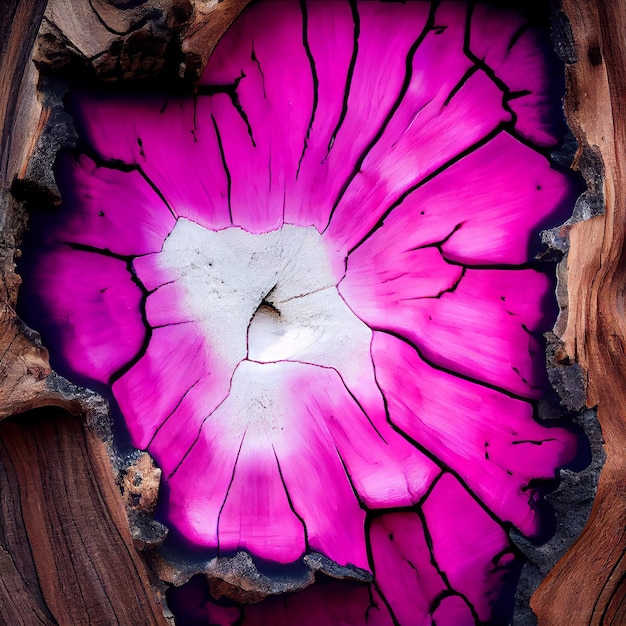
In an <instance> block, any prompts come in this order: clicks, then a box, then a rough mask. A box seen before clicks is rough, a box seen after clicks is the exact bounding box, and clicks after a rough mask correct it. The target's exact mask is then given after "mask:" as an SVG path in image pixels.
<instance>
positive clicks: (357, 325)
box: [20, 0, 582, 626]
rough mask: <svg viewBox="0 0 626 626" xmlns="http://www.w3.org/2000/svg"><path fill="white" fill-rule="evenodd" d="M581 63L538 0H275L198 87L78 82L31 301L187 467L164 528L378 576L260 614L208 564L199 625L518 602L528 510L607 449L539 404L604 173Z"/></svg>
mask: <svg viewBox="0 0 626 626" xmlns="http://www.w3.org/2000/svg"><path fill="white" fill-rule="evenodd" d="M555 67H556V65H555V60H554V58H553V57H552V56H550V54H548V53H547V52H546V39H545V34H544V33H543V31H541V29H540V28H539V27H538V25H537V23H535V22H534V21H532V20H530V21H529V19H528V17H527V15H526V13H524V12H523V11H512V10H502V9H498V8H497V7H496V6H495V5H492V4H482V3H478V4H477V3H468V4H467V5H466V4H465V3H462V2H456V1H447V2H446V1H444V2H432V3H431V2H425V1H413V2H405V3H404V2H383V1H378V0H369V1H365V0H352V1H349V0H332V1H331V0H302V1H300V2H298V1H296V0H293V1H286V0H280V1H279V0H264V1H259V2H255V3H252V4H251V5H250V6H249V7H248V8H247V9H246V10H245V11H244V12H243V13H242V14H241V17H240V18H238V19H237V21H236V22H235V23H234V24H233V26H232V27H231V28H230V29H229V30H228V31H227V33H226V34H225V35H224V37H223V38H222V40H221V41H220V43H219V45H218V46H217V48H216V50H215V53H214V54H213V56H212V57H211V60H210V62H209V64H208V66H207V68H206V70H205V72H204V74H203V76H202V79H201V81H200V84H199V85H198V87H197V89H196V91H195V92H194V93H193V94H188V95H184V94H183V95H181V94H176V95H174V94H169V95H166V94H155V93H152V94H129V93H123V92H104V91H97V90H90V89H87V88H84V87H82V88H80V89H78V88H77V89H75V90H73V92H72V94H71V96H70V98H69V100H68V107H69V109H70V111H71V112H72V114H73V116H74V117H75V120H76V125H77V129H78V131H79V136H80V139H79V143H78V145H77V146H76V148H75V149H74V150H73V151H72V152H71V153H66V154H63V155H62V156H61V157H60V158H59V161H58V172H59V179H60V188H61V191H62V194H63V204H62V206H61V207H59V208H58V209H57V210H55V211H46V210H43V209H42V210H34V211H33V214H32V218H31V223H30V233H29V235H28V237H27V238H26V240H25V246H24V260H23V262H22V264H21V266H20V267H21V271H22V273H23V275H24V280H25V286H24V289H23V290H22V296H21V298H22V300H21V302H20V314H21V315H23V317H24V319H25V320H26V321H27V322H28V323H29V324H30V325H32V326H33V328H36V329H37V330H39V331H40V332H41V333H42V336H43V339H44V342H45V343H46V345H48V346H49V347H50V348H51V350H52V359H53V364H54V367H55V368H56V369H57V370H58V371H59V372H60V373H61V374H63V375H64V376H66V377H67V378H69V379H70V380H72V381H74V382H77V383H81V384H86V385H88V386H90V387H94V388H96V389H98V390H100V391H103V393H108V394H112V397H113V398H114V406H119V410H120V412H121V415H122V416H123V420H124V422H125V428H126V430H127V433H128V437H129V440H130V442H131V443H132V445H133V446H136V447H137V448H139V449H144V450H148V451H149V452H150V454H151V455H152V456H153V457H154V458H155V460H156V462H157V464H158V465H159V467H160V468H161V469H162V471H163V483H162V489H161V494H160V502H159V504H158V509H157V511H158V518H159V519H160V520H161V521H163V522H164V523H166V524H167V525H168V526H169V527H170V529H171V539H170V540H169V543H168V544H167V545H166V549H168V550H170V551H171V550H174V549H175V548H178V547H181V549H182V551H183V552H186V555H192V556H191V557H190V558H191V559H192V560H193V559H196V560H201V559H202V558H205V557H206V558H212V557H214V556H225V557H230V556H233V555H235V554H236V553H237V552H239V551H246V552H247V553H249V555H250V556H251V557H252V559H253V560H254V561H255V562H256V564H257V566H258V567H259V568H260V569H263V568H266V569H268V570H269V569H275V570H276V571H282V572H290V571H291V572H293V571H296V570H298V571H301V570H303V568H305V562H306V561H305V559H306V557H307V556H308V555H311V554H312V553H319V554H321V555H323V557H325V558H326V559H328V560H329V561H331V562H332V563H334V566H335V567H339V568H340V569H341V568H343V570H345V571H350V572H352V573H353V574H354V575H353V576H352V578H355V579H357V580H367V581H369V580H373V582H371V583H361V584H359V583H356V582H345V581H336V580H335V581H331V580H329V579H326V578H325V577H324V576H322V575H319V577H318V581H317V583H316V584H315V585H313V586H312V587H309V588H307V589H305V590H304V591H301V592H299V593H297V594H292V595H288V596H285V597H274V598H268V599H266V600H265V601H263V602H262V603H260V604H256V605H253V606H244V607H238V606H236V605H234V604H232V603H231V602H229V601H226V600H224V599H223V598H221V599H220V598H212V599H211V598H210V597H209V596H210V594H209V590H208V588H207V586H206V584H205V583H204V582H203V580H202V579H201V578H194V579H192V580H191V582H190V583H189V584H188V585H185V586H183V587H181V588H179V589H172V590H171V591H170V593H169V600H170V603H171V606H172V608H173V610H174V612H175V614H176V615H177V618H178V619H179V621H180V622H181V623H183V624H185V623H187V624H200V623H202V624H224V625H226V624H233V625H234V624H250V625H252V626H256V625H261V624H268V625H270V624H272V625H275V624H276V625H279V626H280V625H281V624H285V625H287V624H290V625H291V624H299V625H303V626H305V625H307V624H311V626H313V625H315V626H318V625H325V624H329V625H330V624H332V625H336V624H338V625H341V624H345V625H346V626H365V625H376V626H388V625H391V624H396V625H397V624H402V625H403V626H405V625H409V626H410V625H412V624H432V623H436V624H440V625H442V624H443V625H446V624H449V625H451V626H463V625H464V624H479V623H506V621H507V619H508V615H509V613H510V611H511V607H512V598H513V591H514V586H515V581H516V578H517V575H518V572H519V568H520V565H521V559H520V558H519V557H518V555H517V553H516V551H515V549H514V547H513V546H512V544H511V542H510V540H509V538H508V535H507V532H508V530H509V529H510V528H511V527H516V528H517V529H519V530H520V531H521V532H522V533H523V534H525V535H526V536H528V537H531V538H535V539H537V538H541V537H543V536H544V535H545V530H546V527H547V522H548V521H549V518H548V517H547V516H546V514H545V511H544V508H545V505H544V503H543V499H542V498H543V495H544V493H545V491H546V486H547V485H550V486H552V485H554V484H555V483H556V481H557V480H558V475H559V469H560V468H562V467H565V466H567V465H568V464H571V463H572V461H573V459H575V457H576V454H577V451H578V450H580V449H582V447H580V446H579V441H578V435H576V434H575V433H573V431H572V430H571V429H568V428H566V427H563V426H562V425H560V424H559V425H554V424H551V425H549V426H548V425H545V424H541V423H540V422H539V421H538V420H537V419H536V413H537V411H536V407H537V402H538V401H539V400H540V399H541V398H542V396H543V394H544V393H545V389H546V384H547V380H546V371H545V356H544V341H543V336H542V333H544V332H545V331H547V330H549V329H550V328H551V327H552V325H553V323H554V320H555V314H556V304H555V298H554V295H553V293H554V281H553V279H552V278H551V274H552V273H553V267H552V266H549V265H547V264H542V263H539V262H538V261H536V260H535V259H533V257H532V256H531V254H530V253H531V251H532V250H533V249H534V248H535V247H536V245H537V243H536V242H537V241H538V231H539V229H541V228H542V227H545V226H546V225H548V224H555V223H557V222H558V221H559V220H561V219H563V217H564V215H565V214H566V213H567V212H569V211H571V209H572V206H573V201H574V198H575V195H576V193H577V191H578V189H579V184H578V181H577V180H576V179H575V178H574V177H573V176H572V175H571V174H569V173H568V172H567V171H565V170H563V169H561V168H559V167H557V166H555V165H554V164H552V163H551V161H550V159H549V158H548V152H549V150H550V149H552V148H554V147H555V146H557V145H558V143H559V141H560V139H561V126H560V124H561V120H562V112H561V109H560V98H561V95H562V93H561V91H560V85H561V84H562V82H559V81H556V82H555V81H554V80H553V76H554V71H555ZM555 85H557V87H558V89H557V88H556V87H555ZM194 555H195V556H194ZM281 568H282V569H281ZM290 568H291V569H290ZM285 575H287V574H285Z"/></svg>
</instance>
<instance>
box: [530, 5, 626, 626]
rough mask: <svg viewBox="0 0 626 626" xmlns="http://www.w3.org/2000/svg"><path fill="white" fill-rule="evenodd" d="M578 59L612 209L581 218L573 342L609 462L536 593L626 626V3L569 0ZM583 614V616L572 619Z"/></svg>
mask: <svg viewBox="0 0 626 626" xmlns="http://www.w3.org/2000/svg"><path fill="white" fill-rule="evenodd" d="M563 9H564V10H565V11H566V12H567V15H568V17H569V19H570V22H571V26H572V32H573V35H574V41H575V45H576V53H577V57H578V62H577V63H576V64H574V65H573V66H571V67H570V68H569V71H568V97H567V100H566V113H567V116H568V121H569V124H570V127H571V128H572V129H573V131H574V133H575V134H576V136H577V138H578V140H579V142H580V143H581V144H583V145H588V146H590V147H591V148H592V149H594V150H596V151H599V153H600V155H601V158H602V161H603V164H604V170H605V181H604V197H605V202H606V213H605V215H603V216H599V217H596V218H594V219H593V220H590V221H588V222H582V223H579V224H576V225H575V226H574V227H573V228H572V231H571V249H570V253H569V260H568V273H569V278H568V288H569V296H570V305H569V311H570V313H569V319H568V325H567V329H566V331H565V334H564V340H565V345H566V349H567V352H568V355H569V357H570V358H572V359H573V358H576V359H577V360H578V362H579V363H580V364H581V365H582V367H583V369H584V370H585V372H586V374H587V382H588V385H587V405H588V406H596V405H597V407H598V418H599V420H600V424H601V426H602V430H603V435H604V439H605V442H606V446H605V448H606V453H607V462H606V464H605V466H604V469H603V471H602V473H601V475H600V481H599V485H598V494H597V497H596V501H595V503H594V507H593V510H592V513H591V518H590V520H589V523H588V525H587V526H586V528H585V531H584V532H583V534H582V536H581V537H580V539H579V540H578V541H577V542H576V543H575V544H574V546H573V547H572V548H571V549H570V551H569V552H568V553H567V554H566V556H565V557H564V558H563V559H562V560H561V561H560V562H559V563H558V564H557V566H556V567H555V568H554V569H553V570H552V572H551V573H550V575H549V576H548V578H546V580H545V581H544V583H543V584H542V585H541V587H540V588H539V589H538V591H537V592H536V593H535V595H534V597H533V600H532V607H533V610H534V611H535V612H536V614H537V615H538V616H539V620H540V623H541V624H569V623H572V621H571V620H572V619H575V622H576V623H577V624H623V623H624V620H625V619H626V600H625V597H626V596H625V594H626V558H625V553H626V457H625V456H624V448H625V446H626V420H625V415H624V413H625V411H626V370H625V368H624V356H625V355H624V345H625V344H624V340H625V332H626V320H625V319H624V284H625V283H626V257H625V250H624V235H625V228H626V116H625V115H624V113H625V110H624V109H625V107H626V42H625V41H624V33H625V32H626V4H624V3H623V2H614V1H613V0H598V1H597V2H581V1H580V0H563ZM573 616H575V618H574V617H573Z"/></svg>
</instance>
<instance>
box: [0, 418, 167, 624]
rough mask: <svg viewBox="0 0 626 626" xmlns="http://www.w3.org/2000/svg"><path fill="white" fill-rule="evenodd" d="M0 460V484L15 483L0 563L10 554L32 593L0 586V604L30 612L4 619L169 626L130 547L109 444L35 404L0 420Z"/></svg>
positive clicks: (77, 423) (74, 420) (73, 420)
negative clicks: (15, 604)
mask: <svg viewBox="0 0 626 626" xmlns="http://www.w3.org/2000/svg"><path fill="white" fill-rule="evenodd" d="M0 461H1V462H2V467H0V481H3V482H5V483H7V484H8V485H9V487H10V488H11V493H12V498H11V500H12V502H13V503H14V505H15V512H12V514H10V512H9V511H7V508H8V506H7V504H8V501H7V504H5V500H4V498H3V500H2V504H3V505H4V506H3V508H4V510H3V513H4V516H3V524H2V530H4V536H5V537H7V538H8V540H7V539H5V542H6V543H8V544H9V545H7V547H6V548H4V551H3V550H2V549H1V548H2V547H4V546H0V563H2V561H3V560H4V561H7V562H10V556H8V555H9V554H14V555H15V561H16V563H15V567H18V566H19V567H21V568H22V569H23V570H24V573H23V574H22V578H23V579H25V580H26V581H27V582H28V589H29V590H32V593H31V595H30V596H29V595H27V594H26V593H21V594H19V595H17V596H16V595H15V594H14V593H11V594H2V593H1V592H0V602H4V603H7V602H8V600H9V599H15V600H16V601H19V602H21V603H22V604H25V605H27V606H26V608H25V609H24V610H26V609H31V613H32V615H33V617H32V618H30V620H31V621H28V620H26V619H25V618H22V619H24V621H23V622H20V621H12V620H7V622H6V623H8V624H15V623H24V624H34V623H42V624H47V623H51V620H55V621H56V623H58V624H67V625H76V624H102V625H103V626H104V625H106V626H109V625H111V624H125V625H126V624H133V625H140V624H146V625H148V624H155V625H156V624H161V625H165V624H166V623H167V622H166V620H165V618H164V617H163V614H162V607H161V606H160V604H159V602H158V601H157V599H156V596H155V592H154V591H153V588H152V586H151V584H150V581H149V578H148V574H147V570H146V567H145V565H144V563H143V562H142V561H141V559H140V558H139V556H138V554H137V553H136V552H135V550H134V548H133V546H132V539H131V536H130V532H129V530H128V522H127V521H126V514H125V511H124V508H123V506H122V503H121V499H120V497H119V491H118V489H117V486H116V484H115V481H114V479H113V474H112V471H111V466H110V463H109V460H108V457H107V453H106V450H105V446H104V444H103V443H102V442H101V441H100V440H98V439H97V438H96V437H94V436H93V435H92V434H91V433H89V431H85V430H84V429H83V426H82V425H81V422H80V420H79V419H78V418H75V417H72V416H69V415H68V414H66V413H64V412H62V411H59V410H57V409H41V410H39V411H37V412H36V413H34V414H32V415H29V416H22V417H21V418H20V420H19V423H18V422H17V421H15V420H7V421H5V422H4V423H3V424H2V425H0ZM2 470H4V471H2ZM3 495H4V491H3ZM18 511H19V512H20V513H17V512H18ZM7 528H8V529H9V530H10V531H11V532H8V530H6V529H7ZM15 529H17V531H16V530H15ZM24 529H25V531H26V536H24ZM0 532H1V531H0ZM17 533H20V536H19V539H18V540H17V541H16V540H15V539H14V537H15V535H16V534H17ZM1 538H2V535H1V534H0V543H2V542H1ZM29 546H30V550H32V558H30V559H29V558H28V557H29V554H28V552H27V551H28V550H29ZM25 551H26V554H24V552H25ZM32 563H34V569H35V570H36V574H34V573H33V567H32V565H31V564H32ZM20 573H21V572H20ZM13 576H14V577H15V576H16V574H14V575H13ZM3 582H4V584H5V585H6V584H7V581H4V577H3ZM39 587H40V588H41V591H40V592H39ZM42 598H43V600H45V604H44V602H42ZM46 607H47V608H48V610H49V612H48V611H46ZM9 608H12V607H9ZM20 608H21V607H20ZM37 610H38V611H37ZM15 613H16V614H19V611H18V610H17V609H16V610H15ZM23 615H28V613H23ZM35 616H36V618H37V619H38V620H39V621H34V618H35ZM3 617H4V618H5V619H6V617H7V613H4V611H3ZM52 623H53V622H52Z"/></svg>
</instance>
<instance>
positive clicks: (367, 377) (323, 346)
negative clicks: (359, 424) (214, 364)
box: [147, 218, 375, 387]
mask: <svg viewBox="0 0 626 626" xmlns="http://www.w3.org/2000/svg"><path fill="white" fill-rule="evenodd" d="M157 258H158V264H159V265H160V267H161V268H162V269H163V270H167V271H168V273H169V274H171V275H173V276H174V277H175V280H174V283H175V285H176V287H177V288H178V290H179V293H180V294H181V298H180V301H179V302H176V303H173V305H174V306H176V307H177V309H178V310H179V311H182V312H183V317H184V318H185V319H189V320H194V321H197V322H198V323H200V325H201V327H202V328H203V330H204V332H205V333H206V337H207V339H208V342H209V345H210V346H211V349H212V350H214V351H216V352H217V354H218V355H219V356H220V357H223V358H224V359H225V360H226V361H228V362H230V363H231V364H232V365H233V366H235V365H236V364H237V363H239V362H240V361H241V360H243V359H245V358H248V359H250V360H252V361H258V362H261V363H272V362H277V361H285V360H289V361H300V362H303V363H311V364H314V365H321V366H324V367H333V368H335V369H337V371H338V372H339V373H340V375H341V376H342V378H343V379H344V381H345V382H346V384H348V386H350V387H352V386H357V385H363V384H372V385H373V384H375V383H374V377H373V369H372V365H371V356H370V342H371V337H372V334H371V331H370V329H369V328H368V327H367V326H366V325H365V324H364V323H363V322H362V321H361V320H359V319H358V318H357V317H356V316H355V315H354V313H353V312H352V311H351V310H350V309H349V308H348V306H347V305H346V303H345V301H344V300H343V298H342V297H341V296H340V295H339V292H338V290H337V283H338V281H339V279H340V278H341V276H335V275H333V272H332V270H331V262H330V258H329V255H328V252H327V249H326V246H325V243H324V240H323V237H322V236H321V235H320V233H319V232H318V231H317V230H316V229H315V228H313V227H299V226H292V225H289V224H286V225H284V226H283V227H282V228H280V229H278V230H275V231H272V232H268V233H264V234H260V235H255V234H251V233H249V232H247V231H245V230H243V229H241V228H227V229H224V230H221V231H217V232H216V231H212V230H207V229H206V228H203V227H202V226H200V225H198V224H196V223H195V222H192V221H190V220H187V219H184V218H179V219H178V220H177V222H176V225H175V227H174V229H173V230H172V232H171V233H170V235H169V236H168V238H167V239H166V241H165V243H164V245H163V250H162V251H161V252H160V253H158V255H157ZM150 297H151V296H148V301H147V310H148V312H150Z"/></svg>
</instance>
